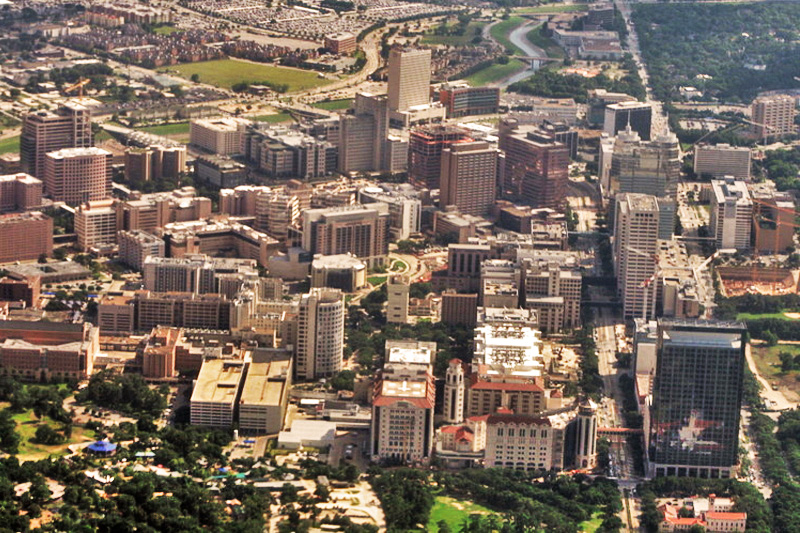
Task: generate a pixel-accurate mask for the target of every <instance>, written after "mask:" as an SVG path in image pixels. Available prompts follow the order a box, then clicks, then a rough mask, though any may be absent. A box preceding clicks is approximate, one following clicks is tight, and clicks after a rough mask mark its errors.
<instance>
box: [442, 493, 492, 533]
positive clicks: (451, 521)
mask: <svg viewBox="0 0 800 533" xmlns="http://www.w3.org/2000/svg"><path fill="white" fill-rule="evenodd" d="M475 513H478V514H491V513H492V511H491V510H489V509H487V508H486V507H484V506H482V505H478V504H476V503H473V502H470V501H466V500H456V499H454V498H450V497H449V496H436V502H435V503H434V504H433V509H431V517H430V519H429V520H428V527H427V530H428V531H429V532H430V533H436V532H438V531H439V527H438V526H437V524H438V523H439V522H440V521H442V520H444V521H445V522H447V525H449V526H450V530H451V531H460V530H461V524H462V523H463V522H464V520H465V519H466V518H467V517H469V515H471V514H475Z"/></svg>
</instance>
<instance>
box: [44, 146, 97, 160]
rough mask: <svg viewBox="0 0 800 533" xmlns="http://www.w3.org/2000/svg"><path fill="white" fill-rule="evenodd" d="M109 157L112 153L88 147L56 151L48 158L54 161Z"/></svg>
mask: <svg viewBox="0 0 800 533" xmlns="http://www.w3.org/2000/svg"><path fill="white" fill-rule="evenodd" d="M92 155H98V156H109V155H111V152H109V151H108V150H103V149H102V148H97V147H96V146H88V147H85V148H64V149H63V150H56V151H55V152H48V153H47V157H50V158H52V159H64V158H68V157H86V156H92Z"/></svg>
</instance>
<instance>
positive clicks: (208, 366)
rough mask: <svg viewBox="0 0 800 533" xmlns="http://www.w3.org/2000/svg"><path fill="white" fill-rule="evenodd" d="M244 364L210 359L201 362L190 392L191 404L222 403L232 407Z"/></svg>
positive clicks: (235, 361) (236, 361) (237, 361)
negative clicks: (192, 389)
mask: <svg viewBox="0 0 800 533" xmlns="http://www.w3.org/2000/svg"><path fill="white" fill-rule="evenodd" d="M243 370H244V362H243V361H239V360H234V361H228V360H224V359H212V360H209V361H205V362H203V366H202V367H201V368H200V374H199V375H198V376H197V381H196V383H195V386H194V391H193V392H192V400H191V401H192V403H195V402H199V403H223V404H230V405H231V408H232V407H233V404H234V402H235V401H236V395H237V393H238V392H239V383H240V382H241V380H242V373H243Z"/></svg>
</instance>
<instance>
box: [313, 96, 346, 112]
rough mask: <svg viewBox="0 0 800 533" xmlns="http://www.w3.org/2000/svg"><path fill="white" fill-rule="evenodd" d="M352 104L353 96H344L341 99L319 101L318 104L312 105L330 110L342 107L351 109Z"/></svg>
mask: <svg viewBox="0 0 800 533" xmlns="http://www.w3.org/2000/svg"><path fill="white" fill-rule="evenodd" d="M352 104H353V99H352V98H342V99H341V100H327V101H325V102H317V103H316V104H311V107H316V108H317V109H326V110H328V111H338V110H340V109H349V108H350V106H351V105H352Z"/></svg>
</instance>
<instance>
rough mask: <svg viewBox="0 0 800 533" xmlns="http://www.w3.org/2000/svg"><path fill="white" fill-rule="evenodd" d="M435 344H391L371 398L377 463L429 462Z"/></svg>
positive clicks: (374, 450) (431, 439)
mask: <svg viewBox="0 0 800 533" xmlns="http://www.w3.org/2000/svg"><path fill="white" fill-rule="evenodd" d="M435 356H436V343H435V342H421V341H386V361H385V363H384V365H383V369H382V370H381V372H380V374H379V375H378V376H377V378H376V380H375V388H374V391H373V394H372V429H371V438H370V449H371V454H372V457H373V459H374V460H376V461H379V460H385V459H394V460H398V461H403V462H408V463H424V462H427V461H428V460H429V459H430V456H431V453H432V452H433V408H434V405H435V403H436V386H435V381H434V377H433V367H432V364H433V360H434V358H435Z"/></svg>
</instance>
